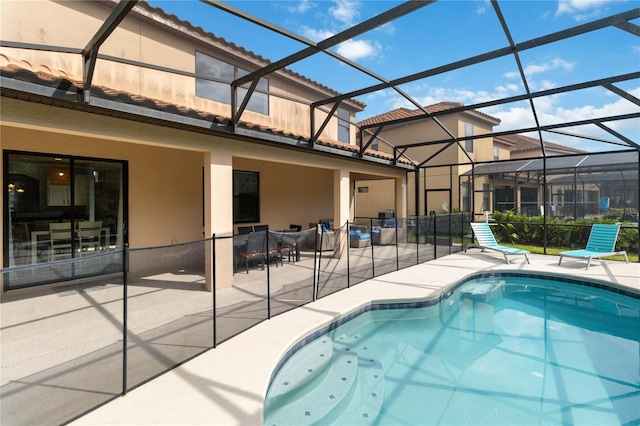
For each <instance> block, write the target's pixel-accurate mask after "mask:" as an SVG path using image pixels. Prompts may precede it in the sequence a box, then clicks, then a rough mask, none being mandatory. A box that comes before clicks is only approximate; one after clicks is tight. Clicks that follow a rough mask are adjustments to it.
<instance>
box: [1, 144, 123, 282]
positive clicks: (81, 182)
mask: <svg viewBox="0 0 640 426" xmlns="http://www.w3.org/2000/svg"><path fill="white" fill-rule="evenodd" d="M4 162H5V169H4V176H3V180H4V185H5V186H4V187H5V188H6V189H7V191H6V192H5V195H4V196H5V204H4V205H5V208H6V209H7V210H6V212H5V215H4V231H5V234H4V238H5V240H4V244H5V247H6V248H7V249H8V250H5V251H4V252H3V254H4V259H3V263H4V266H5V267H9V266H26V265H33V264H40V263H46V262H52V261H54V260H71V259H73V258H77V257H83V258H86V256H85V255H87V254H97V253H100V254H103V255H106V254H107V253H110V254H111V255H112V256H113V257H110V258H109V259H108V262H106V263H108V264H109V266H107V267H106V268H105V266H104V264H100V262H91V261H88V260H87V261H83V262H82V263H81V266H73V264H72V263H71V262H66V263H63V264H60V265H59V266H57V267H53V266H52V267H51V268H42V269H41V270H39V271H38V274H33V271H31V270H29V269H25V270H20V271H17V272H15V273H12V274H10V275H11V276H10V277H9V276H5V281H4V287H5V290H6V289H14V288H22V287H30V286H34V285H42V284H45V283H52V282H58V281H64V280H70V279H77V278H83V277H87V276H92V275H98V274H102V273H105V272H109V273H111V272H118V271H122V265H121V256H120V255H119V254H118V252H119V251H121V250H122V248H123V246H124V231H123V227H124V223H125V222H126V217H125V216H126V209H125V199H126V194H125V193H124V191H125V188H126V182H125V176H126V162H122V161H112V160H103V159H91V158H78V157H71V156H63V155H52V154H38V153H23V152H5V155H4ZM90 224H91V229H92V230H91V231H87V229H89V228H90V226H89V225H90ZM83 230H84V231H85V232H82V231H83ZM54 236H60V238H54ZM78 265H80V264H78Z"/></svg>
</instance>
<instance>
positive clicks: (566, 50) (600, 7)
mask: <svg viewBox="0 0 640 426" xmlns="http://www.w3.org/2000/svg"><path fill="white" fill-rule="evenodd" d="M149 3H150V4H151V5H153V6H156V7H161V8H163V9H164V10H165V11H166V12H168V13H173V14H175V15H177V16H178V17H179V18H181V19H183V20H187V21H189V22H191V23H192V24H193V25H196V26H200V27H202V28H203V29H204V30H206V31H209V32H212V33H213V34H215V35H216V36H218V37H222V38H224V39H226V40H227V41H229V42H233V43H235V44H236V45H238V46H241V47H243V48H245V49H247V50H250V51H252V52H254V53H256V54H258V55H260V56H262V57H264V58H267V59H269V60H270V61H272V62H275V61H277V60H279V59H282V58H285V57H287V56H289V55H291V54H293V53H295V52H298V51H300V50H302V49H304V48H305V47H306V45H304V44H302V43H300V42H297V41H295V40H292V39H290V38H287V37H285V36H282V35H279V34H276V33H274V32H272V31H270V30H267V29H265V28H262V27H260V26H257V25H255V24H251V23H248V22H246V21H245V20H242V19H240V18H237V17H235V16H232V15H230V14H228V13H226V12H222V11H220V10H218V9H217V8H214V7H212V6H210V5H207V4H205V3H203V2H199V1H195V0H181V1H177V0H150V1H149ZM225 3H226V4H229V5H231V6H233V7H235V8H237V9H240V10H242V11H243V12H244V13H249V14H251V15H253V16H255V17H257V18H260V19H262V20H264V21H267V22H270V23H271V24H274V25H276V26H278V27H280V28H283V29H285V30H287V31H289V32H292V33H295V34H297V35H299V36H302V37H304V38H305V39H307V40H310V41H313V42H319V41H322V40H324V39H327V38H328V37H331V36H333V35H335V34H338V33H340V32H341V31H344V30H346V29H347V28H350V27H352V26H353V25H356V24H358V23H361V22H363V21H366V20H367V19H370V18H372V17H374V16H376V15H378V14H380V13H382V12H384V11H386V10H389V9H391V8H393V7H396V6H398V5H399V4H401V2H398V1H386V0H364V1H354V0H295V1H288V0H240V1H228V2H225ZM639 4H640V3H639V2H638V1H637V0H620V1H618V0H553V1H551V0H549V1H545V0H535V1H527V0H506V1H500V2H499V3H498V5H499V8H500V12H501V14H502V15H503V17H504V20H505V22H506V24H507V26H508V28H509V35H510V37H511V38H512V39H513V41H514V42H515V43H516V44H518V43H522V42H526V41H529V40H534V39H536V38H538V37H541V36H544V35H547V34H551V33H554V32H557V31H562V30H565V29H568V28H571V27H574V26H577V25H581V24H586V23H589V22H592V21H594V20H598V19H601V18H604V17H607V16H611V15H614V14H617V13H622V12H626V11H630V10H634V9H637V8H638V6H639ZM632 23H634V24H635V25H640V19H635V20H633V21H632ZM507 46H509V40H508V38H507V35H506V34H505V31H504V30H503V29H502V26H501V25H500V21H499V19H498V17H497V13H496V11H495V9H494V7H493V5H492V4H491V3H490V2H489V1H488V0H473V1H470V0H440V1H438V2H435V3H433V4H429V5H427V6H425V7H423V8H421V9H419V10H417V11H415V12H413V13H410V14H408V15H405V16H403V17H400V18H398V19H396V20H394V21H392V22H389V23H387V24H384V25H382V26H380V27H378V28H375V29H373V30H370V31H368V32H366V33H363V34H361V35H359V36H357V37H355V38H353V39H351V40H349V41H347V42H343V43H342V44H339V45H337V46H335V47H334V48H332V50H333V51H334V52H336V53H338V54H340V55H342V56H344V57H345V58H347V59H349V60H351V61H353V62H355V63H357V64H358V65H360V66H362V67H364V68H366V69H368V70H370V71H371V72H372V73H374V74H375V75H377V76H379V77H380V78H382V79H385V80H393V79H397V78H400V77H403V76H406V75H411V74H414V73H417V72H421V71H424V70H430V69H434V68H437V67H440V66H443V65H447V64H450V63H454V62H456V61H460V60H463V59H466V58H469V57H473V56H476V55H480V54H483V53H487V52H491V51H494V50H496V49H501V48H504V47H507ZM519 57H520V61H521V64H522V67H523V70H524V73H525V76H526V84H527V85H528V88H529V90H530V91H531V92H537V91H540V90H545V89H551V88H555V87H562V86H566V85H570V84H576V83H581V82H584V81H590V80H596V79H600V78H607V77H611V76H616V75H622V74H626V73H632V72H639V71H640V37H637V36H635V35H633V34H631V33H630V32H627V31H623V30H621V29H618V28H613V27H610V28H606V29H603V30H598V31H596V32H591V33H587V34H583V35H580V36H577V37H572V38H568V39H565V40H562V41H559V42H555V43H551V44H547V45H544V46H541V47H537V48H534V49H529V50H525V51H522V52H520V54H519ZM288 68H289V69H291V70H293V71H295V72H298V73H300V74H302V75H304V76H306V77H308V78H310V79H312V80H314V81H317V82H319V83H321V84H323V85H326V86H328V87H330V88H332V89H334V90H336V91H338V92H340V93H348V92H350V91H353V90H357V89H361V88H363V87H369V86H372V85H375V84H378V83H379V82H380V80H379V79H376V78H375V77H371V76H368V75H365V74H363V73H362V72H360V71H357V70H356V69H354V68H353V67H351V66H349V65H347V64H345V63H342V62H340V61H338V60H336V59H334V58H332V57H330V56H329V55H326V54H323V53H320V54H316V55H313V56H311V57H309V58H307V59H305V60H302V61H300V62H298V63H295V64H293V65H291V66H289V67H288ZM615 85H616V86H617V87H618V88H620V89H622V90H624V91H626V92H628V93H630V94H631V95H633V96H634V97H636V98H640V79H634V80H629V81H625V82H620V83H616V84H615ZM400 88H401V89H402V91H404V92H405V93H406V94H408V95H409V96H410V97H411V98H413V99H414V100H415V101H416V102H418V103H419V104H420V105H423V106H427V105H431V104H434V103H437V102H442V101H452V102H461V103H463V104H465V105H470V104H476V103H478V102H484V101H489V100H494V99H499V98H503V97H507V96H514V95H519V94H523V93H526V88H525V84H524V82H523V80H522V79H521V77H520V73H519V71H518V66H517V62H516V60H515V59H514V57H513V55H507V56H504V57H501V58H498V59H494V60H491V61H489V62H485V63H482V64H478V65H473V66H470V67H465V68H461V69H455V70H452V71H448V72H444V73H439V74H437V75H433V76H431V77H428V78H426V79H422V80H417V81H414V82H411V83H407V84H405V85H402V86H400ZM356 99H358V100H359V101H362V102H364V103H365V104H366V105H367V106H366V108H365V110H364V111H363V112H362V113H359V114H358V115H357V117H356V120H357V121H361V120H364V119H366V118H369V117H372V116H375V115H378V114H382V113H385V112H388V111H391V110H393V109H396V108H400V107H405V108H410V109H415V106H414V105H413V104H412V103H410V101H408V100H407V99H406V98H405V97H403V96H401V95H400V94H399V93H398V92H397V91H395V90H393V89H385V90H382V91H378V92H373V93H369V94H366V95H363V96H360V97H357V98H356ZM534 106H535V112H536V116H537V119H538V121H539V123H540V124H541V125H545V124H553V123H557V122H558V120H563V121H576V120H583V119H589V118H594V117H597V116H603V115H618V114H627V113H637V112H640V107H639V106H638V105H636V104H634V103H633V102H630V101H629V100H626V99H624V98H622V97H620V96H619V95H617V94H615V93H614V92H612V91H610V90H607V89H605V88H602V87H598V88H589V89H583V90H580V91H576V92H571V93H564V94H558V95H553V96H548V97H545V98H540V99H537V100H535V101H534ZM480 111H481V112H483V113H486V114H489V115H491V116H493V117H496V118H499V119H500V120H501V123H500V125H499V126H497V127H494V131H503V130H511V129H518V128H527V127H533V126H535V117H534V114H532V110H531V106H530V104H529V102H528V101H524V102H518V103H510V104H504V105H499V106H494V107H491V108H485V109H482V110H480ZM608 126H609V127H611V128H612V129H613V130H615V131H617V132H619V133H621V134H622V135H624V136H626V137H628V138H630V139H632V140H633V141H635V142H636V143H640V119H633V120H625V121H619V122H610V123H609V124H608ZM563 131H566V132H570V133H576V134H581V135H589V136H592V137H596V138H603V139H606V140H613V141H615V140H616V138H615V137H613V136H612V135H610V134H608V133H607V132H605V131H604V130H602V129H600V128H598V127H597V126H595V125H588V126H580V127H575V128H565V129H563ZM531 136H534V137H537V135H535V134H534V135H531ZM543 137H544V139H545V140H547V141H551V142H556V143H561V144H565V145H568V146H573V147H576V148H581V149H586V150H598V151H599V150H610V149H616V146H615V145H609V144H602V143H597V142H592V141H585V140H584V139H578V138H573V137H568V136H563V135H557V134H549V133H544V134H543Z"/></svg>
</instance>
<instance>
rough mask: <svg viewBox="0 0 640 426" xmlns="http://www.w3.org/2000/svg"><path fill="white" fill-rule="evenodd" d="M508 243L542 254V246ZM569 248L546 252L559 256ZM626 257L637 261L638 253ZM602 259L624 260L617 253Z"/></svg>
mask: <svg viewBox="0 0 640 426" xmlns="http://www.w3.org/2000/svg"><path fill="white" fill-rule="evenodd" d="M505 245H508V246H509V247H515V248H519V249H522V250H527V251H529V252H531V253H535V254H544V247H540V246H528V245H525V244H505ZM569 250H573V249H572V248H570V247H547V254H548V255H551V256H559V255H560V253H561V252H563V251H569ZM627 257H629V262H637V261H638V255H637V254H634V253H627ZM603 259H608V260H624V256H622V255H619V256H607V257H603Z"/></svg>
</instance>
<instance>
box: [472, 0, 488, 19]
mask: <svg viewBox="0 0 640 426" xmlns="http://www.w3.org/2000/svg"><path fill="white" fill-rule="evenodd" d="M489 6H491V3H490V2H489V0H484V2H481V3H478V6H477V7H476V14H478V15H484V14H485V13H487V9H488V8H489Z"/></svg>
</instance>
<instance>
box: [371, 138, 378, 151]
mask: <svg viewBox="0 0 640 426" xmlns="http://www.w3.org/2000/svg"><path fill="white" fill-rule="evenodd" d="M371 149H375V150H376V151H378V150H379V149H380V142H379V141H378V138H373V141H371Z"/></svg>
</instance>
